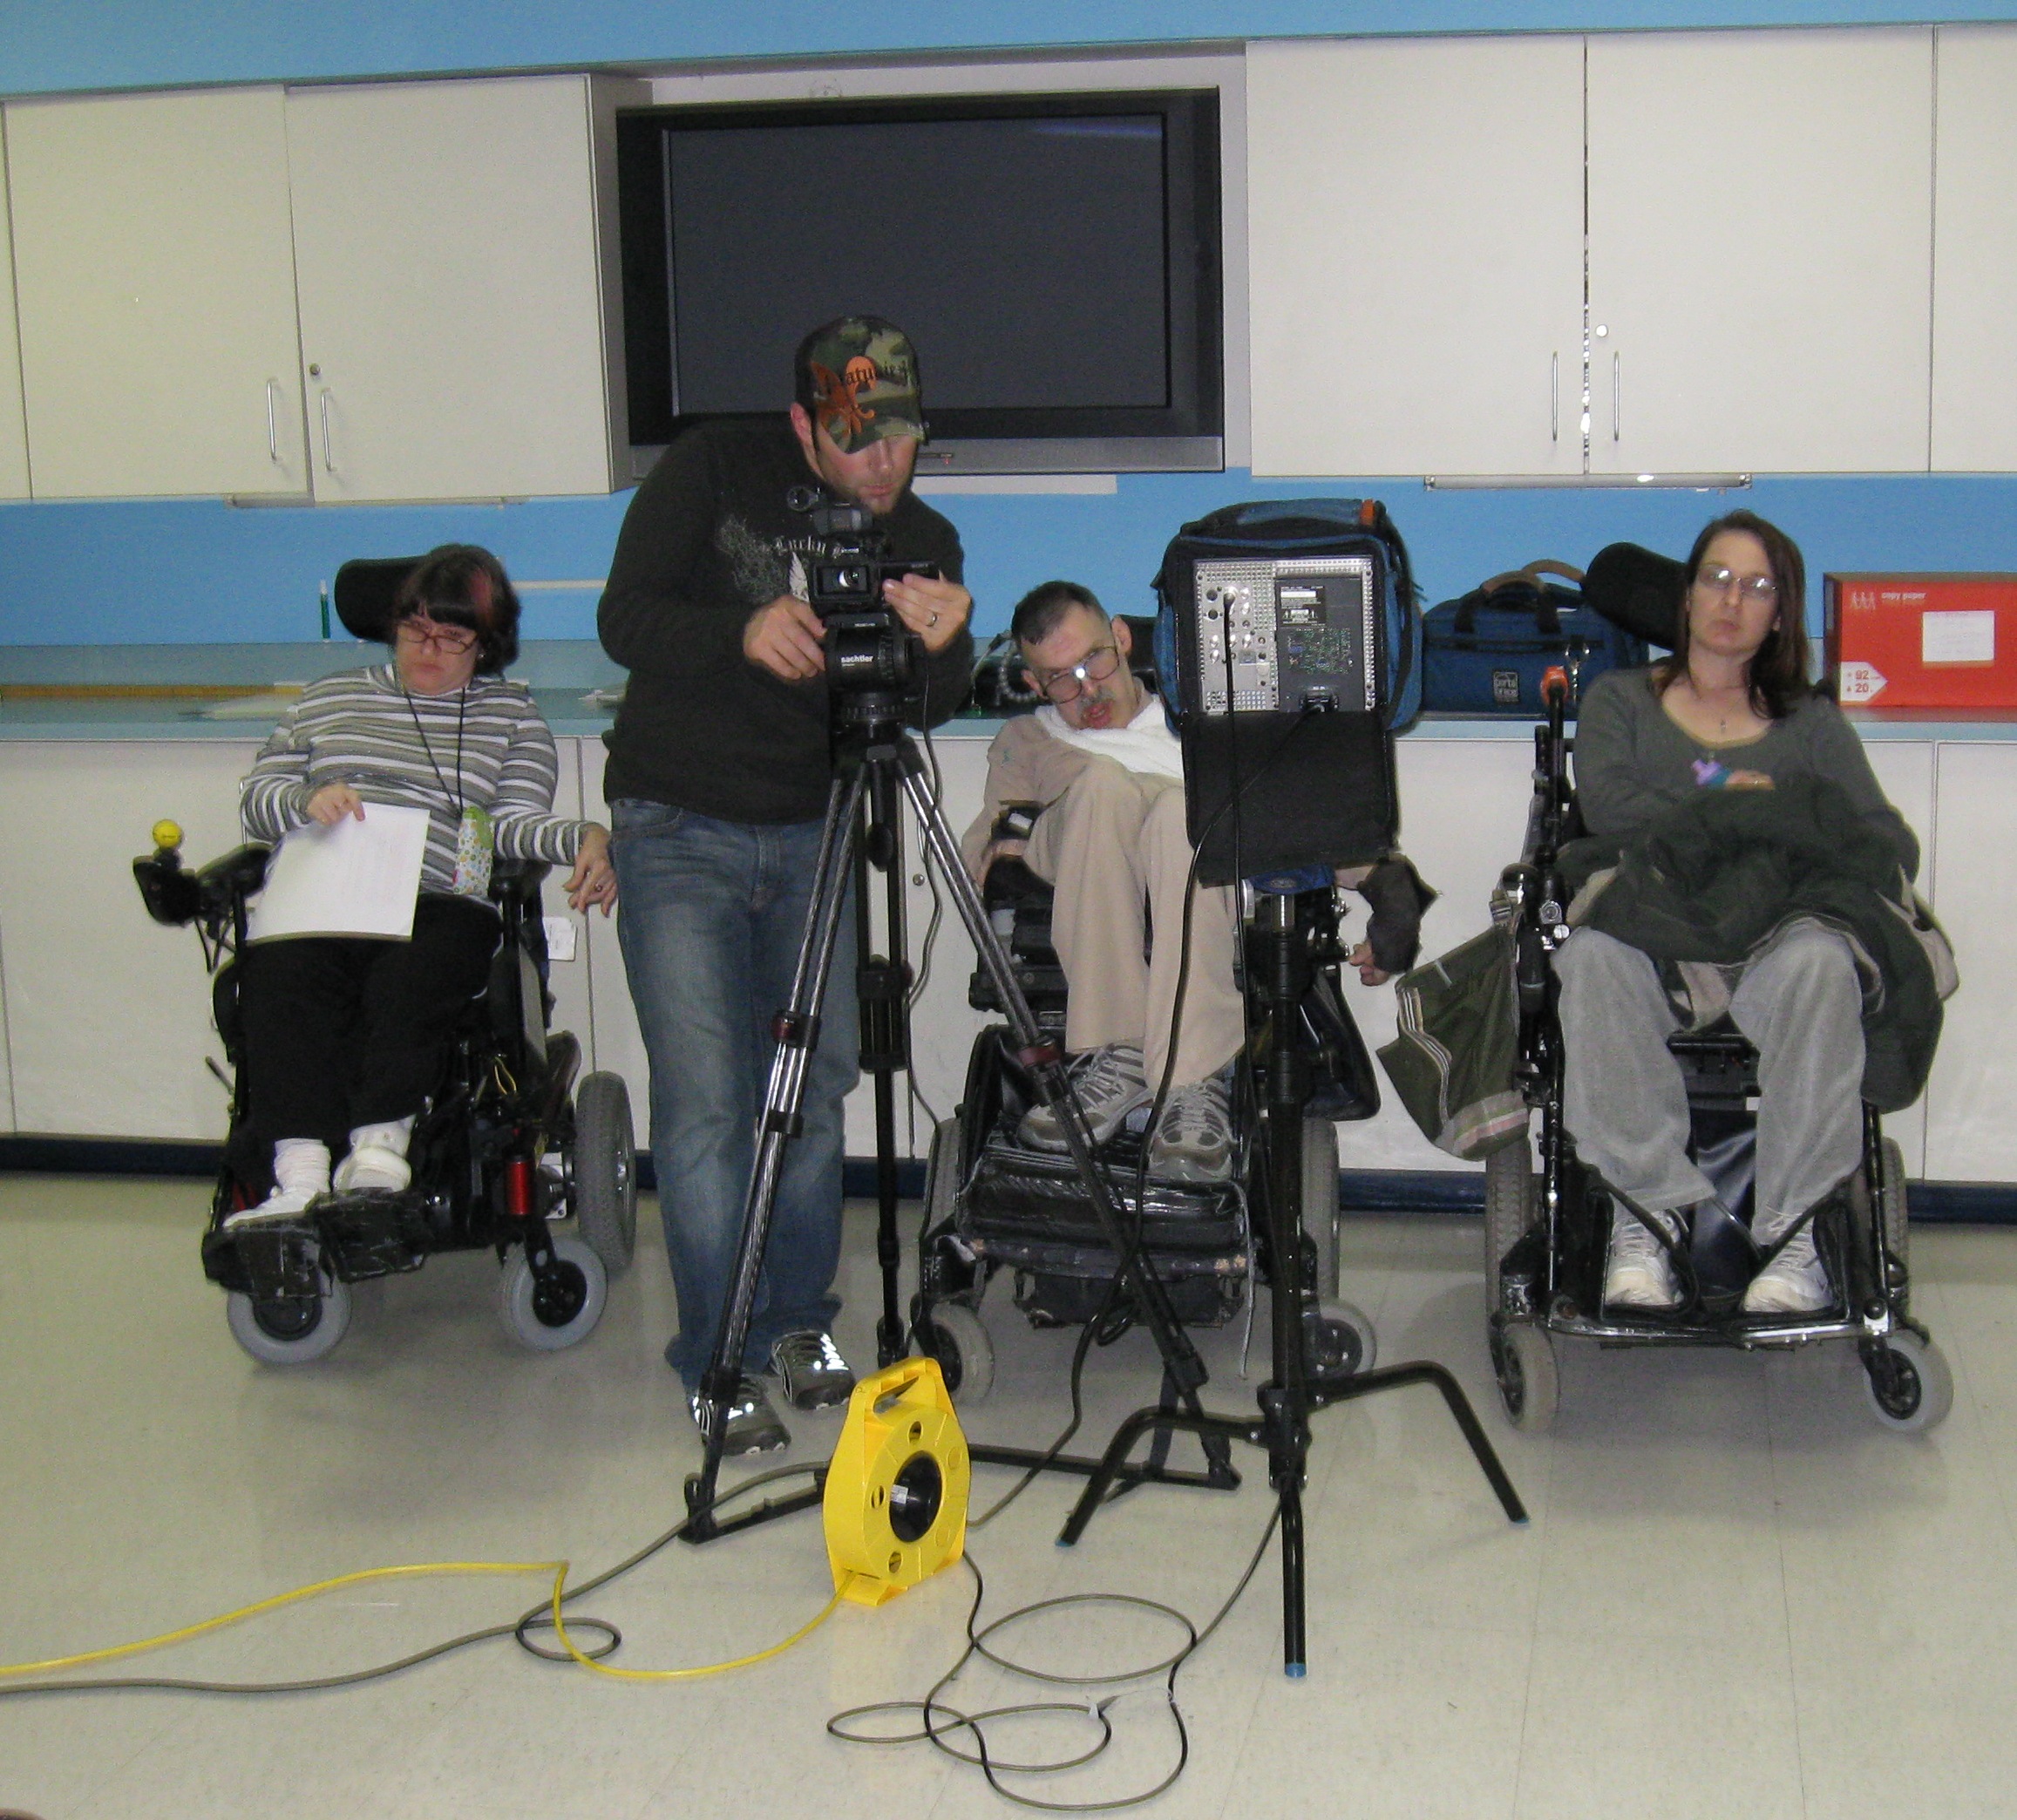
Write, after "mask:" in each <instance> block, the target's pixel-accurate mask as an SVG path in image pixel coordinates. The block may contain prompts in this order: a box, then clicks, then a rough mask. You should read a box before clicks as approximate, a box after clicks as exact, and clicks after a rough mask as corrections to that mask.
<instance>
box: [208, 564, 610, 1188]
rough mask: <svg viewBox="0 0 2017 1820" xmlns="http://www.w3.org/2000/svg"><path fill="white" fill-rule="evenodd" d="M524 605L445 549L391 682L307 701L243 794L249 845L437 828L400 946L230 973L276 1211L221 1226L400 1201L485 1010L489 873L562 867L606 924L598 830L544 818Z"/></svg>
mask: <svg viewBox="0 0 2017 1820" xmlns="http://www.w3.org/2000/svg"><path fill="white" fill-rule="evenodd" d="M518 621H519V601H518V595H517V594H515V593H514V592H513V588H512V585H511V582H510V581H508V580H507V579H506V575H505V572H504V569H503V567H502V566H501V565H500V564H499V561H498V560H497V558H496V557H494V556H492V554H491V553H489V552H488V551H487V550H482V549H479V548H477V547H475V546H474V545H470V544H445V545H443V546H442V547H440V548H439V549H438V550H434V551H431V552H430V553H428V554H427V555H426V556H425V557H424V558H422V560H421V561H420V563H419V564H418V567H416V568H415V569H414V570H413V572H412V574H411V575H409V576H408V577H407V579H406V581H404V583H403V584H402V585H401V587H400V589H399V592H398V594H397V599H396V601H395V602H394V606H393V612H392V622H391V624H390V627H389V628H388V630H387V635H386V639H387V642H388V643H389V644H390V647H391V653H392V655H391V662H389V663H383V664H374V665H372V666H371V667H370V668H369V669H358V670H346V671H344V672H343V673H342V674H340V675H337V676H325V677H323V679H322V680H321V681H320V682H313V683H310V684H309V687H308V688H307V689H303V690H302V697H301V700H300V702H299V703H296V704H295V707H294V708H293V709H292V710H290V711H289V713H288V714H287V716H285V717H284V718H283V719H282V722H281V723H280V724H279V725H278V726H277V727H275V729H274V730H273V736H272V737H271V738H269V739H268V741H267V743H266V744H265V747H264V748H263V749H262V750H261V752H260V755H259V757H258V758H257V759H256V760H255V761H254V764H253V767H252V771H251V773H250V775H249V776H248V777H247V778H246V779H245V782H244V784H243V785H242V786H241V790H240V795H239V818H240V819H241V822H242V823H243V825H244V828H245V832H246V835H247V838H248V839H253V840H265V841H277V840H279V839H282V837H283V836H284V835H286V834H287V833H288V832H289V831H290V830H291V829H295V828H299V827H303V826H305V825H308V824H309V823H311V822H314V823H319V824H321V825H323V826H330V825H334V824H335V823H336V822H339V821H341V820H342V819H343V818H344V817H345V816H355V817H357V819H358V820H360V821H362V820H363V819H365V818H366V817H367V816H368V814H369V812H370V805H372V804H374V803H386V804H397V805H406V806H410V807H415V808H421V809H424V810H426V811H427V812H428V815H429V818H430V822H429V826H428V832H427V851H426V857H425V859H424V863H423V865H422V867H421V873H420V894H419V900H418V903H417V904H416V906H415V907H414V914H413V936H412V940H411V941H377V940H370V939H364V938H357V937H326V936H296V937H292V938H289V939H288V940H285V941H269V942H261V943H258V944H256V945H255V946H252V947H248V948H247V950H246V951H245V953H244V954H242V955H241V957H240V959H239V975H238V978H239V988H238V993H239V1005H240V1008H241V1014H242V1015H243V1018H244V1025H245V1066H246V1068H247V1070H248V1072H249V1077H250V1083H251V1092H250V1094H249V1096H248V1097H249V1101H250V1123H251V1127H252V1136H253V1138H254V1139H255V1142H257V1143H258V1144H259V1145H260V1151H259V1154H260V1155H261V1157H262V1158H264V1157H265V1156H267V1155H268V1153H269V1152H270V1154H271V1156H272V1158H273V1180H274V1186H273V1192H272V1193H271V1194H270V1195H269V1196H268V1199H266V1200H265V1201H263V1202H262V1203H261V1204H260V1205H257V1206H255V1207H250V1208H248V1209H245V1210H244V1211H243V1212H239V1213H236V1214H234V1215H233V1216H231V1219H229V1220H228V1222H227V1224H239V1223H242V1222H245V1221H249V1220H278V1219H291V1218H294V1217H295V1216H296V1215H298V1214H300V1213H301V1212H302V1211H303V1210H304V1209H305V1208H306V1207H307V1205H308V1204H309V1201H311V1200H312V1199H315V1197H316V1195H318V1194H322V1193H325V1192H328V1191H329V1188H330V1186H331V1176H330V1167H329V1165H330V1158H331V1156H332V1155H333V1154H335V1153H336V1152H337V1151H343V1152H344V1155H343V1163H342V1165H341V1166H340V1167H338V1169H337V1170H336V1174H335V1181H334V1185H335V1187H336V1189H337V1191H338V1192H349V1191H355V1190H357V1189H362V1188H393V1189H398V1188H404V1187H405V1186H406V1185H407V1184H408V1182H409V1181H410V1180H411V1176H412V1171H411V1168H410V1167H409V1165H408V1164H407V1161H406V1144H407V1138H408V1137H409V1135H410V1134H411V1131H412V1128H413V1119H414V1115H415V1114H416V1113H417V1112H418V1110H419V1109H420V1104H421V1102H422V1100H423V1099H424V1097H426V1096H427V1095H428V1094H429V1093H431V1092H432V1091H433V1090H434V1089H435V1087H436V1086H437V1084H438V1082H439V1079H440V1075H441V1070H442V1067H443V1064H444V1062H445V1056H446V1050H447V1046H448V1042H449V1040H450V1038H451V1036H452V1034H453V1031H454V1028H455V1024H456V1021H457V1019H458V1017H459V1016H460V1015H461V1013H462V1010H463V1008H464V1007H465V1006H466V1005H467V1004H468V1002H469V1001H470V1000H471V999H472V998H473V997H475V996H476V995H477V994H478V993H479V992H480V991H482V989H483V987H484V983H485V981H486V978H487V977H488V975H489V971H490V961H491V956H492V954H494V953H495V952H496V949H497V944H498V934H499V915H498V912H497V910H496V908H495V907H494V906H493V905H492V903H491V901H490V898H489V895H488V893H489V887H490V874H491V862H492V857H493V855H494V856H496V857H499V858H503V859H531V860H541V861H545V862H547V863H548V864H553V865H568V866H572V867H573V871H572V872H571V873H569V875H568V878H567V901H568V902H569V903H570V904H571V905H573V906H574V908H575V909H577V910H586V909H587V907H589V906H590V905H592V904H600V905H601V907H602V913H603V914H604V915H605V916H607V915H608V913H609V907H610V906H611V905H612V904H613V903H614V902H615V897H616V877H615V873H614V872H613V871H612V869H611V867H610V865H609V835H608V830H606V829H604V828H602V827H601V826H599V825H597V824H595V823H594V822H585V821H573V820H569V819H567V818H564V817H559V816H555V815H554V814H553V788H554V785H555V784H556V783H557V781H558V779H559V766H558V764H557V763H556V761H555V757H554V753H553V735H552V734H551V733H550V732H549V731H548V730H547V723H546V722H545V721H544V720H542V719H541V718H540V710H539V709H538V708H537V707H536V706H535V705H534V704H533V698H532V694H531V691H530V690H529V689H526V686H525V685H524V684H523V683H522V682H506V680H505V678H504V676H503V674H502V672H503V670H504V668H505V666H506V664H507V663H509V662H511V660H512V659H513V657H515V656H516V655H518Z"/></svg>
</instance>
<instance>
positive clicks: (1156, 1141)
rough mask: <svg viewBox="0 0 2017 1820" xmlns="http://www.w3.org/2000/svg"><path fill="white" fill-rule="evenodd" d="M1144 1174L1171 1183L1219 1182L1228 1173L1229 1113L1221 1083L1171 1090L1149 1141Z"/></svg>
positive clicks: (1230, 1165)
mask: <svg viewBox="0 0 2017 1820" xmlns="http://www.w3.org/2000/svg"><path fill="white" fill-rule="evenodd" d="M1149 1173H1150V1174H1151V1175H1152V1176H1159V1177H1161V1178H1163V1179H1165V1181H1175V1182H1223V1181H1224V1180H1225V1179H1226V1178H1227V1177H1228V1176H1230V1175H1231V1174H1232V1173H1233V1108H1232V1106H1231V1104H1229V1103H1228V1101H1227V1098H1226V1087H1225V1083H1223V1082H1219V1081H1193V1082H1192V1083H1191V1084H1190V1085H1189V1086H1187V1087H1178V1088H1173V1089H1172V1090H1171V1093H1170V1097H1169V1100H1168V1102H1167V1103H1166V1104H1165V1105H1164V1107H1163V1116H1162V1117H1160V1118H1159V1119H1158V1120H1157V1121H1156V1131H1155V1135H1154V1136H1153V1137H1152V1138H1150V1139H1149Z"/></svg>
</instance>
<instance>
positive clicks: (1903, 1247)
mask: <svg viewBox="0 0 2017 1820" xmlns="http://www.w3.org/2000/svg"><path fill="white" fill-rule="evenodd" d="M1542 690H1543V698H1544V701H1545V703H1546V704H1547V713H1548V717H1547V720H1546V721H1545V723H1543V724H1541V725H1540V726H1538V727H1537V728H1536V729H1535V735H1534V738H1535V769H1534V798H1533V802H1532V805H1531V812H1530V815H1529V820H1528V827H1527V835H1526V839H1525V844H1524V846H1523V850H1522V854H1521V858H1520V860H1519V863H1518V865H1516V866H1511V867H1509V868H1507V870H1506V872H1505V873H1504V877H1503V878H1502V879H1501V882H1500V885H1499V888H1498V891H1497V893H1495V897H1494V902H1493V914H1494V917H1495V920H1498V921H1499V922H1500V923H1501V924H1502V925H1504V926H1506V927H1509V928H1510V932H1511V937H1512V948H1513V963H1512V964H1513V969H1514V1006H1515V1015H1516V1017H1517V1020H1518V1047H1517V1061H1516V1065H1515V1074H1516V1080H1517V1083H1518V1089H1519V1091H1520V1093H1521V1096H1522V1097H1524V1099H1525V1102H1526V1104H1527V1105H1528V1107H1529V1108H1530V1109H1531V1110H1532V1112H1534V1113H1537V1114H1538V1132H1537V1133H1536V1141H1535V1143H1534V1144H1533V1146H1532V1148H1531V1149H1530V1145H1529V1143H1528V1134H1527V1132H1526V1131H1525V1130H1523V1131H1522V1133H1521V1136H1520V1138H1519V1139H1518V1141H1517V1142H1515V1143H1513V1144H1511V1145H1509V1146H1506V1147H1504V1148H1501V1149H1498V1150H1495V1151H1491V1153H1490V1154H1489V1155H1488V1156H1487V1158H1486V1159H1485V1206H1484V1280H1485V1309H1486V1332H1487V1339H1488V1341H1489V1344H1490V1348H1491V1362H1492V1369H1493V1373H1494V1375H1495V1376H1496V1378H1497V1383H1498V1390H1499V1396H1500V1400H1501V1402H1502V1403H1503V1404H1504V1409H1505V1413H1506V1415H1507V1416H1508V1417H1509V1418H1510V1419H1511V1422H1512V1423H1513V1424H1514V1426H1515V1427H1517V1428H1520V1429H1525V1430H1545V1429H1546V1428H1547V1427H1548V1426H1549V1425H1550V1424H1551V1423H1552V1422H1553V1420H1554V1417H1555V1414H1556V1410H1557V1408H1558V1404H1559V1394H1560V1391H1559V1375H1558V1372H1557V1367H1556V1360H1555V1348H1556V1342H1557V1341H1559V1340H1562V1339H1573V1340H1589V1341H1595V1342H1597V1343H1599V1344H1600V1345H1606V1346H1635V1345H1694V1346H1731V1347H1739V1348H1771V1347H1779V1348H1791V1347H1795V1346H1803V1345H1809V1344H1812V1343H1815V1342H1817V1341H1853V1342H1854V1343H1855V1345H1856V1347H1857V1351H1858V1352H1859V1354H1860V1355H1861V1358H1862V1362H1863V1367H1864V1382H1865V1389H1866V1391H1867V1393H1868V1396H1869V1402H1870V1406H1871V1410H1872V1412H1873V1413H1874V1414H1875V1416H1877V1418H1878V1421H1879V1422H1880V1423H1884V1424H1885V1426H1887V1427H1890V1428H1892V1429H1896V1430H1905V1431H1913V1430H1926V1429H1930V1428H1932V1427H1933V1426H1934V1425H1935V1424H1937V1423H1939V1421H1940V1420H1941V1419H1942V1418H1943V1417H1944V1416H1946V1413H1947V1410H1948V1409H1949V1408H1950V1407H1951V1405H1952V1400H1953V1381H1952V1375H1950V1373H1949V1371H1948V1368H1947V1364H1946V1359H1945V1358H1944V1356H1943V1355H1942V1354H1941V1352H1940V1349H1939V1347H1938V1346H1937V1345H1936V1344H1935V1343H1934V1341H1933V1339H1932V1335H1931V1334H1929V1333H1928V1332H1927V1330H1926V1328H1925V1326H1924V1324H1923V1323H1921V1322H1920V1321H1917V1320H1915V1319H1914V1318H1913V1317H1912V1312H1911V1294H1912V1282H1911V1274H1910V1271H1909V1268H1908V1231H1907V1226H1906V1205H1905V1164H1904V1159H1903V1158H1902V1156H1901V1155H1900V1153H1899V1151H1898V1144H1896V1143H1895V1142H1894V1141H1893V1140H1892V1139H1891V1138H1886V1137H1885V1136H1884V1135H1883V1134H1882V1131H1881V1130H1880V1128H1879V1124H1878V1114H1877V1111H1876V1109H1875V1108H1873V1107H1871V1106H1870V1105H1868V1104H1865V1105H1864V1109H1863V1133H1864V1144H1863V1161H1862V1163H1861V1165H1860V1166H1859V1167H1858V1169H1857V1171H1856V1173H1855V1174H1854V1175H1853V1176H1852V1177H1851V1178H1850V1180H1849V1181H1848V1182H1847V1183H1845V1184H1844V1185H1843V1186H1842V1187H1841V1188H1840V1189H1839V1190H1838V1191H1837V1192H1836V1193H1835V1194H1834V1195H1833V1196H1831V1197H1830V1198H1829V1199H1827V1200H1824V1201H1823V1203H1822V1204H1821V1205H1820V1207H1819V1208H1818V1209H1817V1211H1816V1212H1815V1213H1814V1215H1813V1221H1814V1227H1813V1230H1814V1239H1815V1244H1816V1246H1817V1251H1818V1253H1819V1254H1820V1257H1821V1260H1822V1261H1823V1265H1824V1266H1825V1267H1826V1270H1827V1273H1828V1280H1829V1282H1830V1285H1831V1286H1832V1287H1833V1291H1834V1301H1833V1303H1832V1305H1831V1306H1830V1307H1825V1308H1823V1309H1820V1310H1817V1311H1816V1312H1814V1313H1811V1314H1746V1313H1744V1312H1743V1311H1742V1307H1741V1303H1742V1295H1743V1291H1744V1288H1745V1286H1746V1284H1747V1283H1748V1281H1749V1273H1750V1269H1751V1267H1752V1264H1753V1262H1754V1261H1755V1256H1756V1253H1755V1247H1753V1246H1751V1245H1750V1244H1749V1234H1748V1233H1732V1232H1730V1231H1729V1230H1728V1229H1727V1223H1722V1222H1720V1221H1719V1222H1717V1223H1716V1225H1715V1226H1711V1224H1710V1223H1709V1222H1707V1221H1698V1222H1697V1223H1696V1227H1697V1229H1694V1230H1691V1231H1689V1232H1688V1233H1685V1234H1684V1235H1683V1236H1682V1238H1681V1240H1680V1242H1678V1243H1676V1242H1674V1241H1673V1240H1671V1239H1668V1238H1667V1235H1665V1234H1656V1235H1655V1236H1656V1237H1658V1238H1659V1239H1660V1243H1661V1245H1662V1246H1663V1248H1664V1249H1665V1250H1666V1251H1667V1254H1668V1258H1669V1262H1670V1265H1671V1267H1672V1269H1673V1272H1674V1280H1675V1282H1676V1284H1677V1286H1678V1287H1679V1290H1680V1297H1681V1299H1680V1301H1679V1304H1678V1305H1677V1306H1676V1307H1673V1308H1660V1309H1653V1308H1645V1307H1616V1306H1607V1305H1606V1303H1605V1301H1604V1300H1603V1293H1604V1277H1605V1270H1606V1257H1607V1254H1608V1250H1609V1243H1610V1234H1611V1223H1612V1214H1613V1205H1614V1197H1613V1191H1612V1190H1610V1189H1609V1188H1608V1187H1607V1185H1606V1184H1605V1183H1604V1181H1603V1180H1602V1179H1601V1178H1600V1177H1599V1176H1598V1175H1597V1174H1596V1173H1595V1172H1594V1171H1591V1170H1589V1169H1588V1168H1586V1166H1585V1165H1583V1163H1582V1162H1581V1161H1580V1160H1579V1158H1578V1156H1577V1153H1576V1147H1575V1144H1574V1142H1573V1141H1572V1138H1571V1137H1570V1135H1569V1133H1568V1131H1566V1129H1565V1126H1564V1124H1563V1122H1562V1105H1563V1081H1564V1059H1565V1058H1564V1051H1563V1040H1562V1030H1561V1024H1560V1021H1559V1015H1558V1002H1559V984H1558V981H1557V980H1556V977H1555V974H1554V968H1553V955H1554V953H1555V951H1556V949H1557V948H1559V947H1560V945H1561V943H1562V942H1563V941H1565V940H1566V939H1567V938H1568V935H1569V933H1570V931H1569V929H1568V927H1567V922H1566V908H1565V907H1566V905H1567V903H1568V897H1567V894H1566V892H1565V887H1564V884H1563V879H1562V876H1561V873H1560V870H1559V865H1558V855H1559V852H1560V849H1561V848H1562V846H1563V845H1565V843H1566V842H1567V841H1569V840H1571V839H1575V838H1577V837H1578V836H1579V835H1580V834H1582V833H1583V832H1585V831H1584V828H1583V825H1582V822H1581V818H1580V816H1579V812H1578V810H1577V806H1576V798H1575V792H1574V787H1573V782H1572V771H1571V760H1572V754H1573V750H1574V742H1573V740H1572V738H1571V737H1569V736H1568V735H1567V734H1566V732H1565V720H1566V714H1567V707H1566V703H1567V696H1568V693H1569V690H1568V684H1567V680H1566V678H1565V676H1563V675H1562V673H1561V672H1559V671H1553V672H1551V673H1550V675H1549V676H1548V677H1547V678H1546V679H1545V680H1544V682H1543V685H1542ZM1667 1049H1668V1051H1669V1052H1670V1053H1671V1054H1672V1055H1673V1056H1674V1059H1675V1061H1676V1063H1678V1064H1679V1066H1680V1068H1681V1074H1682V1078H1683V1080H1684V1082H1685V1083H1686V1086H1687V1091H1688V1109H1689V1117H1690V1126H1691V1135H1690V1142H1689V1155H1690V1156H1691V1158H1693V1159H1694V1162H1695V1164H1696V1165H1697V1166H1698V1167H1699V1168H1700V1169H1701V1171H1702V1172H1703V1174H1704V1175H1705V1176H1707V1177H1708V1179H1709V1180H1710V1181H1711V1182H1712V1183H1713V1184H1714V1185H1715V1187H1716V1189H1717V1192H1718V1195H1719V1198H1720V1199H1721V1200H1722V1204H1723V1205H1725V1206H1727V1207H1728V1208H1729V1209H1730V1210H1731V1211H1732V1212H1734V1213H1735V1215H1736V1217H1737V1221H1738V1222H1739V1223H1741V1224H1742V1225H1743V1226H1748V1225H1749V1218H1750V1208H1751V1196H1752V1185H1753V1172H1754V1165H1755V1161H1756V1107H1757V1096H1758V1078H1757V1054H1756V1050H1755V1049H1753V1048H1752V1046H1751V1044H1750V1043H1749V1041H1748V1040H1747V1039H1746V1038H1745V1037H1744V1036H1743V1035H1742V1032H1741V1031H1739V1030H1738V1029H1737V1028H1736V1026H1735V1024H1734V1023H1733V1022H1730V1020H1729V1019H1728V1016H1727V1015H1725V1016H1724V1017H1722V1018H1720V1019H1718V1020H1717V1021H1716V1022H1714V1023H1711V1024H1709V1025H1708V1026H1707V1027H1705V1028H1702V1029H1680V1030H1677V1031H1676V1032H1675V1033H1674V1035H1673V1036H1671V1037H1670V1038H1669V1039H1668V1041H1667ZM1537 1156H1538V1169H1537V1168H1536V1166H1535V1163H1536V1160H1537Z"/></svg>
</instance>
